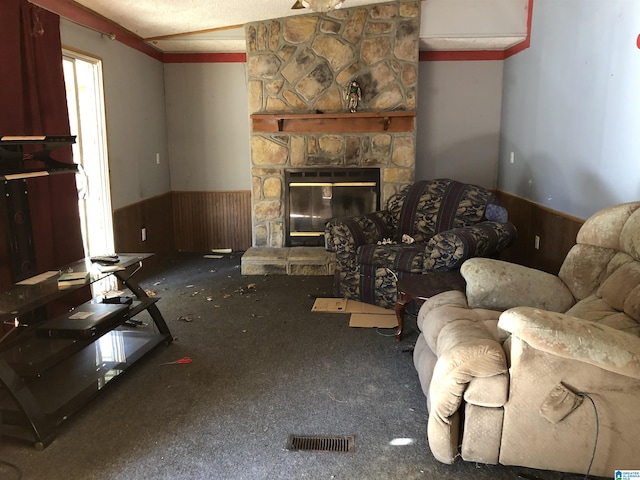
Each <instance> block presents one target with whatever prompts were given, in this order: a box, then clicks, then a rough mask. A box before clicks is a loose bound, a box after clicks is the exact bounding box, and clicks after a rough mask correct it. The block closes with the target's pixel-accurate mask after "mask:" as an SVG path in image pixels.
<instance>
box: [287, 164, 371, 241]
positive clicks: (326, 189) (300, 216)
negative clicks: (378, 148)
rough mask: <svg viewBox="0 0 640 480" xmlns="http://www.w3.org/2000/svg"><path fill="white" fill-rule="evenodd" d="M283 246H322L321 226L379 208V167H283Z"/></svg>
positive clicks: (322, 227)
mask: <svg viewBox="0 0 640 480" xmlns="http://www.w3.org/2000/svg"><path fill="white" fill-rule="evenodd" d="M285 185H286V188H285V224H286V238H285V240H286V245H287V246H288V247H296V246H322V245H324V225H325V223H326V222H327V220H329V219H331V218H338V217H349V216H353V215H363V214H365V213H370V212H374V211H376V210H379V209H380V169H379V168H336V169H328V168H321V169H309V168H304V169H287V170H285Z"/></svg>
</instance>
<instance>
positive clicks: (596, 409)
mask: <svg viewBox="0 0 640 480" xmlns="http://www.w3.org/2000/svg"><path fill="white" fill-rule="evenodd" d="M577 395H579V396H581V397H584V398H587V399H589V401H590V402H591V405H592V406H593V411H594V413H595V415H596V438H595V440H594V442H593V453H592V454H591V461H590V462H589V468H587V473H586V474H585V476H584V478H585V480H587V479H588V478H589V473H590V472H591V467H592V466H593V461H594V459H595V458H596V449H597V448H598V436H599V435H600V419H599V417H598V408H597V407H596V402H594V401H593V398H591V396H590V395H589V394H588V393H584V392H578V393H577Z"/></svg>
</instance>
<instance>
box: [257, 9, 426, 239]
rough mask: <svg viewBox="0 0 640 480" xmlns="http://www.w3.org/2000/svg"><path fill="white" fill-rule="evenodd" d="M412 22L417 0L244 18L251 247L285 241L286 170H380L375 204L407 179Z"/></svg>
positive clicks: (413, 91) (414, 53)
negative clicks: (352, 89) (350, 104)
mask: <svg viewBox="0 0 640 480" xmlns="http://www.w3.org/2000/svg"><path fill="white" fill-rule="evenodd" d="M419 28H420V1H415V0H414V1H400V2H392V3H385V4H376V5H371V6H366V7H355V8H345V9H340V10H334V11H332V12H328V13H323V14H320V13H311V14H306V15H299V16H295V17H287V18H283V19H277V20H270V21H267V22H256V23H250V24H248V25H247V26H246V27H245V32H246V40H247V80H248V90H249V111H250V113H251V117H252V131H251V175H252V232H253V246H254V247H274V248H280V247H284V246H286V245H287V243H288V240H287V238H288V237H287V232H286V227H287V222H288V219H287V218H286V214H287V210H288V209H287V207H286V204H285V193H286V187H285V171H287V170H295V171H300V170H304V169H307V168H308V169H315V170H318V169H327V168H330V169H333V170H335V169H356V168H367V169H371V168H375V169H379V172H380V185H379V199H378V200H379V203H380V204H381V205H384V203H385V202H386V200H387V199H388V198H389V197H390V196H391V195H393V194H394V193H396V192H397V191H398V189H400V188H401V187H402V186H404V185H406V184H408V183H411V182H412V181H413V180H414V176H415V151H416V147H415V145H416V129H415V109H416V102H417V98H416V96H417V84H418V42H419ZM352 80H356V81H357V82H358V83H359V85H360V87H361V90H362V98H361V101H360V104H359V108H358V111H357V112H356V113H353V114H352V113H348V108H347V104H346V99H345V89H346V88H348V85H349V84H350V83H351V81H352Z"/></svg>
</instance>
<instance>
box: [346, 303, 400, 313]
mask: <svg viewBox="0 0 640 480" xmlns="http://www.w3.org/2000/svg"><path fill="white" fill-rule="evenodd" d="M347 312H349V313H363V314H364V313H366V314H371V315H395V312H394V311H393V310H387V309H386V308H382V307H379V306H377V305H371V304H370V303H364V302H358V301H357V300H347Z"/></svg>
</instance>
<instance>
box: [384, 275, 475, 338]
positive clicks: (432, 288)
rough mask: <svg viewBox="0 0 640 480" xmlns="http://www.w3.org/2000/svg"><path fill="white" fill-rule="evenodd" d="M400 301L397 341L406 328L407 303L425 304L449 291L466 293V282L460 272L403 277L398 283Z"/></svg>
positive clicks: (398, 305)
mask: <svg viewBox="0 0 640 480" xmlns="http://www.w3.org/2000/svg"><path fill="white" fill-rule="evenodd" d="M396 288H397V290H398V299H397V301H396V318H397V320H398V329H397V330H396V333H395V337H396V340H401V338H402V329H403V327H404V311H405V308H406V305H407V303H409V302H410V301H411V300H415V301H416V302H418V303H419V304H422V303H424V302H425V301H427V300H428V299H429V298H431V297H433V296H434V295H437V294H439V293H442V292H447V291H449V290H458V291H460V292H464V291H465V288H466V282H465V281H464V278H463V277H462V275H461V274H460V271H459V270H452V271H449V272H430V273H426V274H424V275H410V276H407V277H403V278H401V279H400V280H398V282H397V283H396Z"/></svg>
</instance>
